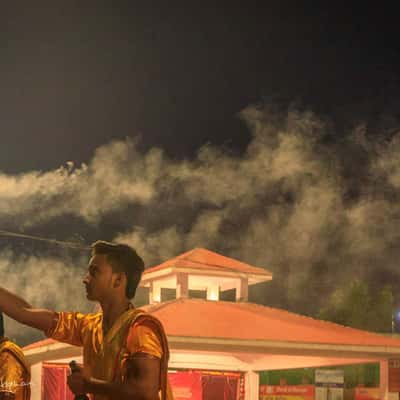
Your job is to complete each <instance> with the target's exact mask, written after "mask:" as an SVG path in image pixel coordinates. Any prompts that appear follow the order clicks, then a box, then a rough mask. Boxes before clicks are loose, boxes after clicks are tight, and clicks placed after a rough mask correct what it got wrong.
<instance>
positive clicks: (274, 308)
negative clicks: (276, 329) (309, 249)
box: [228, 302, 393, 339]
mask: <svg viewBox="0 0 400 400" xmlns="http://www.w3.org/2000/svg"><path fill="white" fill-rule="evenodd" d="M228 303H233V302H228ZM236 304H240V305H251V306H252V307H260V308H261V307H262V308H267V309H270V310H278V311H279V312H281V313H282V314H289V315H291V316H294V317H296V318H298V319H302V320H307V321H310V320H311V321H312V322H313V323H314V324H323V325H329V326H333V327H334V328H339V329H343V328H346V329H348V330H352V331H356V332H362V333H363V334H367V335H371V336H375V337H376V336H377V337H379V338H382V337H386V338H387V336H384V335H382V334H380V333H377V332H371V331H366V330H363V329H358V328H353V327H351V326H347V325H342V324H338V323H336V322H332V321H327V320H324V319H318V318H313V317H311V316H309V315H304V314H298V313H295V312H293V311H289V310H285V309H283V308H276V307H271V306H266V305H263V304H258V303H251V302H248V303H239V302H237V303H236ZM270 318H273V319H279V318H278V317H276V316H275V317H274V316H270ZM389 339H393V338H390V337H389Z"/></svg>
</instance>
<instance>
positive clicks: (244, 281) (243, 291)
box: [236, 278, 249, 301]
mask: <svg viewBox="0 0 400 400" xmlns="http://www.w3.org/2000/svg"><path fill="white" fill-rule="evenodd" d="M248 299H249V281H248V278H240V281H239V283H238V285H237V286H236V301H248Z"/></svg>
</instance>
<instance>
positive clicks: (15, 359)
mask: <svg viewBox="0 0 400 400" xmlns="http://www.w3.org/2000/svg"><path fill="white" fill-rule="evenodd" d="M30 379H31V377H30V372H29V367H28V365H27V364H26V362H25V358H24V354H23V353H22V350H21V349H20V348H19V347H18V346H17V345H16V344H15V343H13V342H11V341H10V340H8V339H6V338H4V339H2V340H1V339H0V393H1V392H10V393H13V394H14V396H15V400H29V399H30V386H29V384H30Z"/></svg>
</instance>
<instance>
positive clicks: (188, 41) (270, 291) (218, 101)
mask: <svg viewBox="0 0 400 400" xmlns="http://www.w3.org/2000/svg"><path fill="white" fill-rule="evenodd" d="M190 3H192V4H190ZM212 3H215V2H209V4H206V2H201V4H200V3H199V2H197V3H195V2H174V1H168V2H161V1H159V2H153V1H146V2H136V1H129V2H110V1H108V2H102V1H96V2H89V1H85V2H82V1H80V2H78V1H75V2H73V1H68V2H63V4H62V5H61V4H55V3H54V2H50V1H49V2H40V1H38V2H34V3H33V2H30V3H28V2H19V3H18V2H12V3H8V4H6V5H5V4H3V5H2V9H1V12H0V26H1V34H0V49H1V52H0V57H1V62H0V88H1V90H0V104H1V107H0V231H1V230H8V231H12V232H17V233H18V232H19V233H25V234H30V235H43V236H44V237H48V238H52V239H59V240H73V241H78V242H80V243H83V244H85V245H87V244H89V243H91V242H92V241H94V240H96V239H100V238H102V239H106V240H116V241H122V242H126V243H129V244H131V245H132V246H134V247H135V248H136V249H138V251H139V253H140V254H142V255H143V257H144V259H145V262H146V265H148V266H150V265H154V264H156V263H159V262H161V261H165V260H166V259H168V258H170V257H174V256H176V255H177V254H180V253H182V252H184V251H187V250H190V249H192V248H194V247H205V248H208V249H210V250H214V251H217V252H219V253H222V254H225V255H227V256H230V257H234V258H237V259H239V260H241V261H244V262H248V263H249V264H252V265H256V266H260V267H265V268H267V269H268V270H270V271H271V272H273V274H274V280H273V282H271V283H269V284H268V285H264V286H259V287H258V288H255V289H254V290H250V300H252V301H256V302H260V303H262V304H268V305H272V306H276V307H281V308H286V309H289V310H292V311H295V312H299V313H303V314H307V315H312V316H316V315H318V311H319V309H320V308H321V307H323V306H325V305H326V304H327V302H328V301H329V299H330V294H332V293H334V292H335V290H337V288H340V287H342V286H345V285H346V284H347V283H348V282H349V281H350V278H353V277H356V278H358V279H362V280H365V281H367V282H368V283H369V284H370V285H371V287H373V289H374V290H378V289H379V288H382V287H384V285H386V284H388V283H390V284H392V285H393V286H394V288H395V289H396V290H395V291H394V293H395V301H396V302H397V303H398V304H400V298H399V296H398V294H397V293H400V271H399V270H398V259H399V257H400V246H398V243H399V241H400V232H399V230H398V220H399V219H400V206H399V204H400V157H399V156H398V154H400V72H399V71H400V46H399V44H398V43H399V42H398V36H399V35H398V32H397V31H398V14H397V13H396V12H395V9H394V8H390V7H389V6H388V5H384V3H380V4H379V5H377V4H375V7H373V6H372V5H366V4H363V6H362V7H360V6H355V5H354V6H353V5H349V4H346V6H343V7H341V6H340V5H339V4H337V3H332V2H331V3H330V4H329V5H328V4H317V5H316V4H315V2H306V1H304V2H297V3H296V4H295V2H285V1H279V2H265V1H264V2H258V3H256V2H240V4H238V3H237V2H233V1H231V2H226V3H225V5H224V3H223V2H218V6H216V5H215V4H212ZM269 3H272V4H269ZM312 3H313V4H312ZM82 163H83V165H82ZM81 256H82V254H80V253H79V254H77V253H76V250H72V249H65V248H60V247H58V246H55V245H53V244H45V243H42V242H36V241H31V240H25V239H15V238H9V237H8V238H7V237H3V236H2V237H1V238H0V278H1V280H2V281H3V277H4V282H6V286H7V287H8V288H9V289H11V290H13V291H16V292H18V293H24V294H25V296H26V297H27V299H28V300H29V301H31V302H33V304H35V305H38V306H41V307H51V308H56V309H65V308H69V309H71V308H72V309H80V310H83V311H84V310H87V309H88V306H87V302H86V301H85V299H84V296H83V290H82V287H81V285H80V279H79V276H80V275H81V274H82V273H83V270H84V268H85V263H86V256H87V254H85V255H84V256H83V257H81ZM77 276H78V278H77ZM43 279H46V281H45V282H46V284H45V285H44V286H43V287H44V289H43V290H37V288H35V287H34V286H33V285H32V284H31V283H32V282H42V283H41V285H43V281H41V280H43ZM77 279H78V280H77ZM71 293H73V295H71ZM321 293H324V296H321V295H320V294H321ZM79 296H80V297H79ZM8 324H9V325H8V329H9V332H10V333H9V335H10V336H11V337H12V338H15V339H16V340H17V341H19V342H20V343H27V342H29V341H31V340H33V339H34V338H38V336H37V335H38V334H37V333H34V332H33V331H32V330H24V331H20V330H19V328H18V325H16V324H14V325H13V323H12V322H8Z"/></svg>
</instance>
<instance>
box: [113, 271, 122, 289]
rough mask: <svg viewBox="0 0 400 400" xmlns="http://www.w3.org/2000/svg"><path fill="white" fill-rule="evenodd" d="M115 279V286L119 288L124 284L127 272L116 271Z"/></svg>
mask: <svg viewBox="0 0 400 400" xmlns="http://www.w3.org/2000/svg"><path fill="white" fill-rule="evenodd" d="M114 274H115V279H114V284H113V287H115V288H117V287H120V286H121V285H123V283H124V277H125V274H124V273H123V272H115V273H114Z"/></svg>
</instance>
